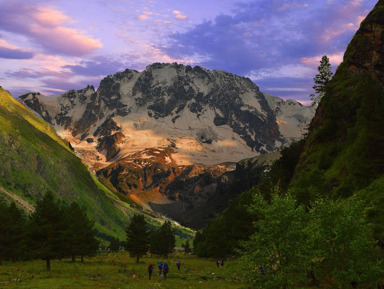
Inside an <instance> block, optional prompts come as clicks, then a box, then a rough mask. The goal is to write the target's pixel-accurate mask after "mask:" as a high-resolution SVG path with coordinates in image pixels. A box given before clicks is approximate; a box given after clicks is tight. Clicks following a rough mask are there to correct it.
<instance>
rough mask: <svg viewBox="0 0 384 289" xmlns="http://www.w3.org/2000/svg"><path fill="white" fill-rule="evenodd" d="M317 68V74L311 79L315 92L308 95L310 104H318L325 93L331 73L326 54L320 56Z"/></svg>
mask: <svg viewBox="0 0 384 289" xmlns="http://www.w3.org/2000/svg"><path fill="white" fill-rule="evenodd" d="M317 70H318V72H319V74H316V77H315V78H314V79H313V80H314V82H315V85H314V86H313V87H312V88H313V89H314V90H315V93H312V94H311V95H309V97H310V98H311V100H312V105H318V104H319V103H320V100H321V99H322V97H323V96H324V94H325V87H326V85H327V83H328V82H329V80H330V79H331V77H332V75H333V73H332V71H331V64H330V63H329V59H328V57H327V56H326V55H324V56H323V57H322V58H321V61H320V65H319V67H318V68H317Z"/></svg>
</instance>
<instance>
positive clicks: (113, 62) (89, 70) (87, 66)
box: [63, 56, 127, 77]
mask: <svg viewBox="0 0 384 289" xmlns="http://www.w3.org/2000/svg"><path fill="white" fill-rule="evenodd" d="M121 58H123V57H121ZM121 58H119V59H116V58H114V57H108V56H98V57H94V58H92V59H89V60H84V61H81V62H80V63H78V64H73V65H65V66H63V68H67V69H69V70H70V71H71V72H72V73H73V74H75V75H82V76H97V77H99V76H103V77H105V76H107V75H109V74H115V73H116V72H118V71H122V70H124V69H126V68H127V64H124V61H123V60H122V59H121Z"/></svg>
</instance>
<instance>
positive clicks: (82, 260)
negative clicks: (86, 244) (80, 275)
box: [81, 255, 84, 263]
mask: <svg viewBox="0 0 384 289" xmlns="http://www.w3.org/2000/svg"><path fill="white" fill-rule="evenodd" d="M81 263H84V256H83V255H81Z"/></svg>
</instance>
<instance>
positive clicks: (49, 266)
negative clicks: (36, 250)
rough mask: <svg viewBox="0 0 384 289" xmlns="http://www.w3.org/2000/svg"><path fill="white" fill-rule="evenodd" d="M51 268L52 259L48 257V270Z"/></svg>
mask: <svg viewBox="0 0 384 289" xmlns="http://www.w3.org/2000/svg"><path fill="white" fill-rule="evenodd" d="M49 270H51V259H50V258H47V271H49Z"/></svg>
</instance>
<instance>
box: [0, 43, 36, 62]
mask: <svg viewBox="0 0 384 289" xmlns="http://www.w3.org/2000/svg"><path fill="white" fill-rule="evenodd" d="M33 56H34V52H33V51H31V50H25V49H22V48H19V47H16V46H14V45H11V44H9V43H8V42H7V41H5V40H3V39H0V58H4V59H31V58H33Z"/></svg>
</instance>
